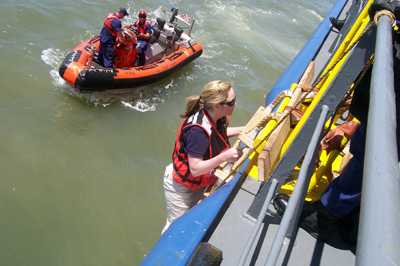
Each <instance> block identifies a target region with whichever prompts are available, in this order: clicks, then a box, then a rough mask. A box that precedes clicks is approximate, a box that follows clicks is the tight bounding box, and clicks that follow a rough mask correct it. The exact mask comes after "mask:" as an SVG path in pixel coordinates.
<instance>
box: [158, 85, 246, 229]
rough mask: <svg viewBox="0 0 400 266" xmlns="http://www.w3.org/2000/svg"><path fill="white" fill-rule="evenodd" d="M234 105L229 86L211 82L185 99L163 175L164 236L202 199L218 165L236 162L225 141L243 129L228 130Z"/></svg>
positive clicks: (212, 182) (233, 91)
mask: <svg viewBox="0 0 400 266" xmlns="http://www.w3.org/2000/svg"><path fill="white" fill-rule="evenodd" d="M235 103H236V95H235V90H234V89H233V87H232V84H231V83H229V82H226V81H221V80H215V81H210V82H209V83H207V84H206V85H205V86H204V88H203V90H202V91H201V94H200V95H197V96H190V97H188V98H187V102H186V111H185V113H184V114H183V115H182V118H183V119H182V121H181V123H180V125H179V127H178V130H177V133H176V138H175V146H174V151H173V153H172V164H170V165H169V166H168V167H167V168H166V171H165V174H164V192H165V198H166V205H167V222H166V225H165V227H164V229H163V232H164V231H165V230H166V229H167V228H168V226H169V225H170V224H171V223H172V222H173V221H174V220H175V219H176V218H178V217H180V216H181V215H183V214H184V213H185V212H186V211H188V210H189V209H190V208H192V207H193V206H194V205H196V203H197V202H199V201H200V200H201V199H202V198H203V192H204V190H205V189H206V188H207V187H209V186H211V185H213V184H214V183H215V181H216V179H217V178H216V177H215V176H214V175H213V171H214V169H215V168H216V167H217V166H218V165H220V164H221V163H223V162H226V161H228V162H232V161H235V160H236V159H238V157H239V155H240V153H239V151H238V150H237V149H235V148H231V147H230V144H229V139H228V138H229V137H231V136H236V135H238V134H239V133H240V130H241V129H242V128H241V127H228V122H227V117H230V116H231V115H232V113H233V110H234V109H235Z"/></svg>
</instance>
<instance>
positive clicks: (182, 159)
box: [172, 110, 230, 191]
mask: <svg viewBox="0 0 400 266" xmlns="http://www.w3.org/2000/svg"><path fill="white" fill-rule="evenodd" d="M193 126H197V127H200V128H202V129H203V130H204V132H205V133H206V134H207V136H208V139H209V142H208V143H209V147H208V154H207V155H205V156H204V158H203V160H208V159H211V158H213V157H215V156H217V155H218V154H220V153H221V152H222V151H223V150H225V149H227V148H229V147H230V144H229V140H228V136H227V134H226V125H225V124H224V125H223V126H222V127H223V128H222V129H220V130H218V128H217V125H216V124H215V123H214V121H213V120H212V119H211V118H210V116H209V115H208V113H207V111H203V110H201V111H199V112H197V113H195V114H193V115H191V116H190V117H188V118H187V119H186V120H184V121H183V122H181V124H180V126H179V128H178V130H177V133H176V138H175V147H174V151H173V153H172V163H173V166H174V171H173V173H172V176H173V178H174V181H175V182H177V183H179V184H181V185H183V186H184V187H186V188H188V189H190V190H192V191H196V190H199V189H201V188H206V187H208V186H210V185H213V184H214V183H215V181H216V179H217V178H216V177H215V176H214V175H213V174H212V173H211V172H210V173H207V174H203V175H199V176H193V175H192V174H191V172H190V168H189V158H188V155H187V153H186V152H185V149H184V146H183V138H182V135H183V132H184V130H186V129H187V128H189V127H193Z"/></svg>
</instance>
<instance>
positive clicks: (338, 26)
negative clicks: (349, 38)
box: [329, 17, 345, 31]
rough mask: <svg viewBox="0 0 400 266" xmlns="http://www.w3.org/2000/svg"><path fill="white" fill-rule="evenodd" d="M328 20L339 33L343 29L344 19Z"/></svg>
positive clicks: (331, 18) (332, 18)
mask: <svg viewBox="0 0 400 266" xmlns="http://www.w3.org/2000/svg"><path fill="white" fill-rule="evenodd" d="M329 20H330V21H331V24H332V27H333V28H335V29H337V30H338V31H340V30H341V29H342V28H343V25H344V22H345V20H344V19H337V18H334V17H330V18H329Z"/></svg>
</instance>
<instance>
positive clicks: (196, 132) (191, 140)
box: [182, 127, 209, 159]
mask: <svg viewBox="0 0 400 266" xmlns="http://www.w3.org/2000/svg"><path fill="white" fill-rule="evenodd" d="M182 137H183V147H184V148H185V152H186V153H187V154H188V155H190V156H192V157H195V158H199V159H203V158H204V157H205V156H206V155H207V154H208V147H209V140H208V135H207V133H206V132H205V131H204V129H202V128H200V127H189V128H187V129H185V130H184V131H183V136H182Z"/></svg>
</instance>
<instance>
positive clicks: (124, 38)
mask: <svg viewBox="0 0 400 266" xmlns="http://www.w3.org/2000/svg"><path fill="white" fill-rule="evenodd" d="M136 43H137V40H136V35H135V33H134V32H132V31H130V30H128V29H125V30H123V31H122V32H121V34H118V36H117V41H116V45H115V56H114V61H113V64H114V66H115V67H131V66H133V65H134V64H135V61H136Z"/></svg>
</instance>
